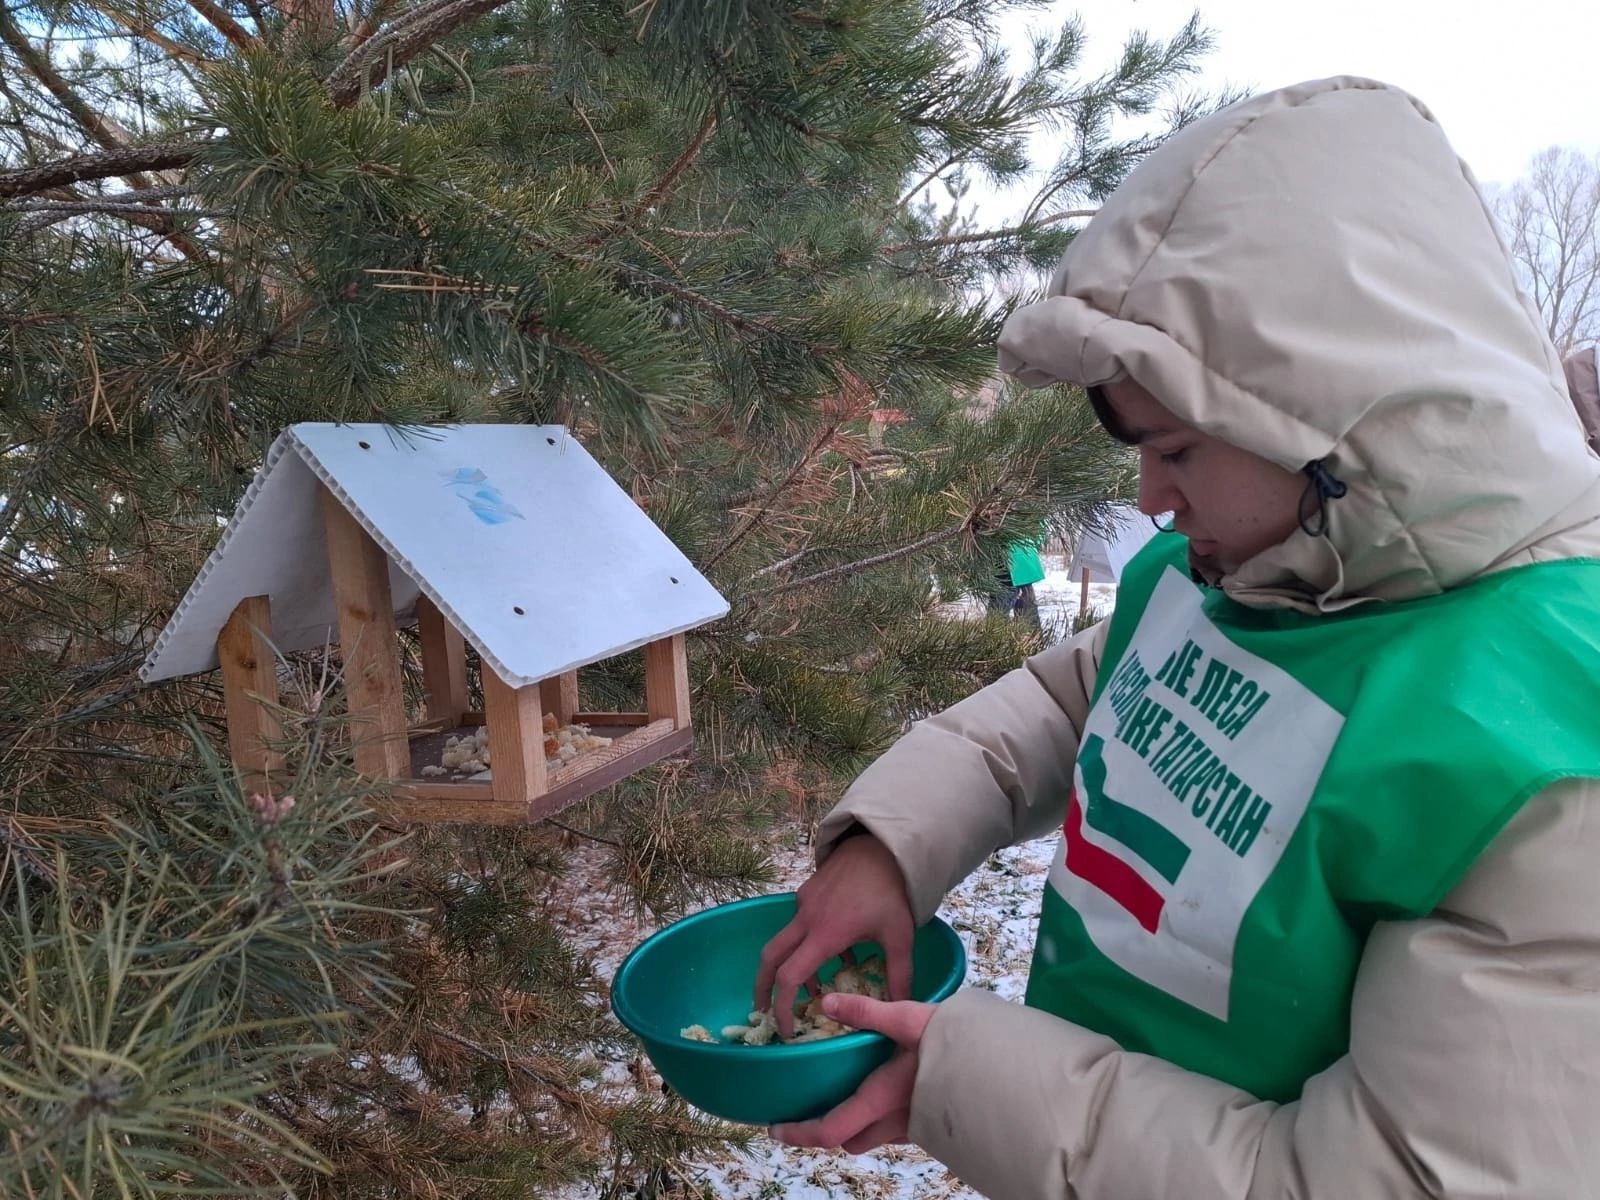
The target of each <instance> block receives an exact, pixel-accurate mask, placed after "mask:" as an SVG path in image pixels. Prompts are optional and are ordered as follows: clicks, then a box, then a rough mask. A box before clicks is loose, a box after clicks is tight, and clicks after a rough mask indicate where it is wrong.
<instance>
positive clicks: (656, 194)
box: [638, 104, 717, 212]
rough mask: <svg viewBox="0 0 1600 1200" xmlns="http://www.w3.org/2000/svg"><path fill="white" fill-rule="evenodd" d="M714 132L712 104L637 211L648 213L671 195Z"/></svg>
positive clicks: (715, 116)
mask: <svg viewBox="0 0 1600 1200" xmlns="http://www.w3.org/2000/svg"><path fill="white" fill-rule="evenodd" d="M716 130H717V106H716V105H715V104H713V105H712V106H711V108H710V109H708V110H707V112H706V119H705V120H704V121H702V122H700V128H699V130H697V131H696V133H695V135H694V138H693V139H692V140H691V141H690V142H689V144H688V145H687V146H685V147H684V150H683V153H682V154H680V155H678V158H677V161H675V162H674V163H673V164H672V165H671V166H670V167H668V168H667V173H666V174H665V175H663V176H662V177H661V178H660V179H658V180H657V181H656V184H655V186H654V187H652V188H651V189H650V190H649V191H648V192H646V193H645V194H644V198H643V199H641V200H640V201H639V204H638V209H639V211H640V212H647V211H649V210H650V209H652V208H654V207H655V206H656V205H658V204H660V203H661V201H662V200H664V199H666V197H667V196H668V195H670V194H671V192H672V189H673V187H674V186H675V185H676V184H677V182H678V180H679V178H681V177H682V175H683V173H684V172H685V171H687V170H688V169H689V168H690V166H692V165H693V163H694V160H695V159H697V158H699V157H700V152H701V151H702V150H704V149H705V148H706V143H707V142H709V141H710V140H711V135H712V134H713V133H715V132H716Z"/></svg>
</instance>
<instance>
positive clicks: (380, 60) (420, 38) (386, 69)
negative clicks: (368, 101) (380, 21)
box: [327, 0, 512, 108]
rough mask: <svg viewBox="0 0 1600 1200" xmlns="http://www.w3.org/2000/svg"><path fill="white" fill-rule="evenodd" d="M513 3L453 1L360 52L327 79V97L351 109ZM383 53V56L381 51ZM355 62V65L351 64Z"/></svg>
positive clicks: (500, 0)
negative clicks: (471, 24) (392, 78)
mask: <svg viewBox="0 0 1600 1200" xmlns="http://www.w3.org/2000/svg"><path fill="white" fill-rule="evenodd" d="M510 3H512V0H452V2H451V3H448V4H444V5H441V6H439V7H437V8H434V9H432V10H430V11H431V15H430V16H428V17H427V18H426V19H425V20H422V21H419V22H417V23H415V24H413V25H407V26H406V27H405V29H404V31H403V32H400V33H397V34H389V33H385V34H383V35H379V36H378V37H375V38H373V39H372V40H371V41H369V42H367V43H365V44H364V45H362V46H360V47H358V48H357V50H356V51H355V52H354V53H353V54H351V56H350V58H347V59H346V60H345V62H343V63H340V64H339V66H338V67H337V68H335V70H334V72H333V74H332V75H330V76H328V79H327V85H328V93H329V95H330V96H331V97H332V99H333V102H334V104H336V105H338V106H339V107H340V108H348V107H349V106H350V105H352V104H354V103H355V102H356V101H357V100H359V99H360V98H361V96H362V93H363V92H365V91H368V90H370V89H372V88H375V87H378V86H379V85H381V84H382V83H383V81H384V80H385V79H387V78H389V75H390V73H391V72H393V71H395V70H397V69H399V68H400V67H403V66H405V65H406V63H408V62H410V61H411V60H412V59H413V58H415V57H416V56H417V55H419V54H421V53H422V52H423V51H424V50H426V49H428V48H429V47H430V46H432V45H433V44H434V43H435V42H438V41H441V40H442V39H444V38H446V37H449V36H450V35H451V34H452V33H454V32H455V31H456V30H457V29H460V28H461V27H462V26H463V25H466V24H468V23H469V22H471V21H475V20H477V19H478V18H479V17H481V16H484V15H485V14H487V13H491V12H493V11H494V10H495V9H497V8H504V7H505V6H506V5H507V4H510ZM380 50H381V55H380V54H379V51H380ZM352 59H355V60H356V62H355V63H354V64H353V65H347V64H351V60H352Z"/></svg>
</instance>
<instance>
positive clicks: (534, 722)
mask: <svg viewBox="0 0 1600 1200" xmlns="http://www.w3.org/2000/svg"><path fill="white" fill-rule="evenodd" d="M482 679H483V710H484V711H483V716H484V723H485V724H486V725H488V727H489V758H490V760H491V761H490V775H489V782H490V785H491V787H492V788H493V793H494V798H495V800H496V802H500V801H504V802H505V803H508V804H528V803H530V802H532V801H533V800H535V799H537V798H538V797H540V796H542V795H544V794H545V792H546V791H547V790H548V788H549V780H548V779H547V777H546V774H545V766H544V724H543V717H542V714H541V713H540V708H539V685H538V684H537V683H530V684H528V685H526V686H525V687H519V688H514V687H512V686H510V685H509V684H507V683H506V682H505V681H504V680H502V679H501V678H500V677H499V676H498V675H496V674H495V673H494V671H493V669H492V668H490V666H489V664H488V663H485V664H484V665H483V671H482Z"/></svg>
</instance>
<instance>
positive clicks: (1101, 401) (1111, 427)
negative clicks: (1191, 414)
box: [1083, 387, 1177, 446]
mask: <svg viewBox="0 0 1600 1200" xmlns="http://www.w3.org/2000/svg"><path fill="white" fill-rule="evenodd" d="M1083 390H1084V391H1085V392H1087V393H1088V395H1089V404H1090V405H1091V406H1092V407H1093V408H1094V415H1095V417H1096V418H1098V419H1099V421H1100V426H1101V428H1103V429H1104V430H1105V431H1106V432H1107V433H1109V434H1110V435H1111V436H1112V437H1114V438H1116V439H1117V441H1119V442H1121V443H1122V444H1123V445H1124V446H1137V445H1139V444H1140V443H1141V442H1145V441H1148V440H1149V439H1150V438H1153V437H1160V436H1161V435H1162V434H1164V433H1176V432H1177V430H1175V429H1145V428H1143V427H1141V426H1138V425H1129V424H1128V423H1127V422H1125V421H1124V420H1123V419H1122V418H1121V417H1119V416H1117V410H1116V409H1114V408H1112V407H1111V401H1110V399H1109V398H1107V396H1106V393H1105V389H1104V388H1101V387H1087V388H1084V389H1083Z"/></svg>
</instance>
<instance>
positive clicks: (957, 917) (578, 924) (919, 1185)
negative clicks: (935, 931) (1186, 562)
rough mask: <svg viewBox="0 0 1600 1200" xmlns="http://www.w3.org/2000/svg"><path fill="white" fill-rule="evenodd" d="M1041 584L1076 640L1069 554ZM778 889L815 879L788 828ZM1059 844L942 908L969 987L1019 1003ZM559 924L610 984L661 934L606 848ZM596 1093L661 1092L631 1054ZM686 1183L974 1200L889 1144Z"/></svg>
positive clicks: (1038, 844) (789, 1199)
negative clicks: (626, 961) (632, 900)
mask: <svg viewBox="0 0 1600 1200" xmlns="http://www.w3.org/2000/svg"><path fill="white" fill-rule="evenodd" d="M1044 562H1045V569H1046V577H1045V579H1044V581H1043V582H1041V583H1039V584H1037V585H1035V588H1034V592H1035V595H1036V597H1037V599H1038V602H1039V615H1040V621H1041V624H1042V625H1043V626H1044V628H1045V630H1046V632H1047V633H1051V634H1053V636H1054V638H1055V639H1059V638H1063V637H1065V636H1067V635H1068V634H1069V633H1070V632H1071V628H1072V622H1073V619H1074V618H1075V617H1076V615H1077V611H1078V602H1079V594H1080V589H1079V584H1078V583H1077V582H1076V581H1074V580H1072V579H1071V578H1069V577H1068V575H1067V571H1066V563H1065V560H1064V558H1063V556H1062V555H1059V554H1046V555H1045V556H1044ZM1115 596H1116V588H1115V587H1114V586H1112V585H1108V584H1091V585H1090V588H1089V602H1090V605H1091V606H1092V607H1094V608H1096V609H1098V610H1099V611H1100V613H1101V615H1109V613H1110V610H1111V605H1112V602H1113V601H1114V598H1115ZM943 611H944V613H945V615H948V616H951V617H955V618H962V617H968V616H981V615H982V613H983V601H982V599H981V598H973V597H968V598H964V599H963V600H961V601H957V602H956V603H955V604H953V605H947V606H945V607H944V609H943ZM775 842H776V844H775V846H774V850H773V858H774V865H775V867H776V869H777V875H778V878H777V881H776V883H775V884H774V887H773V890H774V891H793V890H794V889H795V888H797V887H799V886H800V884H801V883H802V882H804V881H805V879H806V877H807V875H809V874H810V869H811V851H810V847H809V846H807V845H805V844H804V837H803V834H802V832H801V831H799V830H798V829H793V830H790V831H789V832H788V834H787V835H786V836H783V835H780V836H779V837H778V838H776V839H775ZM1054 851H1055V838H1054V837H1049V838H1042V839H1040V840H1038V841H1033V842H1027V843H1024V844H1023V845H1021V846H1014V847H1010V848H1008V849H1005V850H1001V851H999V852H997V853H996V854H994V855H992V856H991V857H990V859H989V861H988V862H987V863H986V864H985V865H984V866H983V867H981V868H979V869H978V871H976V872H975V873H974V874H973V875H972V876H971V877H970V878H968V879H967V880H966V881H965V882H964V883H962V884H961V885H960V886H959V887H957V888H955V889H954V890H953V891H952V892H951V893H950V894H949V895H948V896H947V897H946V898H945V902H944V905H943V906H942V907H941V908H940V910H939V915H940V916H942V917H943V918H944V919H945V920H946V921H948V922H950V925H951V927H952V928H954V929H955V930H956V932H957V933H958V934H959V935H960V937H961V941H962V944H963V945H964V946H965V947H966V950H967V959H968V973H967V980H966V984H967V986H969V987H984V988H988V989H990V990H991V991H993V992H995V993H996V994H998V995H1000V996H1002V997H1004V998H1005V999H1007V1000H1013V1001H1017V1002H1019V1003H1020V1001H1021V998H1022V994H1023V991H1024V989H1025V987H1026V984H1027V972H1028V962H1029V959H1030V957H1031V955H1032V952H1033V939H1034V933H1035V930H1036V929H1037V927H1038V923H1039V904H1040V900H1041V897H1042V894H1043V888H1044V877H1045V873H1046V872H1047V871H1048V870H1049V867H1050V861H1051V856H1052V854H1053V853H1054ZM549 900H550V903H551V912H552V915H553V916H555V917H556V919H557V920H558V921H559V922H560V923H561V925H562V926H564V927H565V929H566V931H567V933H568V935H569V936H570V937H571V938H572V940H573V942H574V944H575V945H576V946H577V947H578V948H579V949H580V950H582V951H584V952H586V953H587V954H588V955H589V956H590V957H591V959H592V961H593V962H594V964H595V969H596V971H597V972H598V973H599V975H600V977H601V978H602V979H603V980H605V981H606V982H607V983H608V984H609V983H610V981H611V978H612V976H613V975H614V974H615V973H616V970H617V968H618V967H619V966H620V965H621V963H622V960H623V958H624V957H626V956H627V954H628V952H629V951H630V950H631V949H632V948H633V947H634V946H635V945H637V944H638V943H639V942H640V941H642V940H643V939H644V938H645V937H647V936H649V935H650V934H651V933H653V932H654V931H655V929H656V928H657V926H656V925H654V924H652V923H651V922H650V921H648V920H644V919H641V918H640V917H639V916H638V915H637V914H636V913H635V912H634V911H633V909H632V907H631V906H630V904H629V902H628V900H627V898H626V896H624V895H623V894H622V891H621V889H620V888H619V887H617V886H616V883H615V881H614V879H612V878H611V877H610V876H609V875H608V872H607V870H606V864H605V858H604V855H603V853H602V852H601V850H600V848H599V847H595V846H591V845H580V846H578V847H576V848H575V849H574V850H573V851H572V855H571V858H570V860H569V870H568V871H567V872H566V873H565V874H564V875H563V876H562V877H561V878H560V879H558V880H555V881H554V882H553V883H552V884H551V888H550V893H549ZM596 1066H597V1067H598V1068H599V1071H598V1079H597V1080H596V1081H595V1083H594V1085H593V1086H595V1087H598V1088H601V1089H603V1090H604V1091H605V1092H606V1094H607V1095H608V1096H610V1097H613V1098H616V1099H621V1098H623V1097H624V1096H626V1095H627V1094H629V1093H630V1092H633V1091H635V1090H636V1089H638V1088H640V1087H650V1088H658V1087H659V1086H660V1077H659V1076H657V1075H656V1074H655V1072H654V1071H653V1070H652V1069H651V1068H650V1064H649V1062H648V1060H646V1059H645V1058H644V1057H643V1055H642V1054H639V1053H638V1052H637V1051H636V1050H634V1049H632V1048H629V1049H628V1050H626V1051H624V1052H622V1053H621V1055H620V1056H619V1057H617V1058H616V1059H615V1060H613V1061H608V1062H603V1063H597V1064H596ZM688 1182H690V1183H691V1184H693V1185H696V1186H698V1187H701V1188H704V1189H706V1190H708V1191H709V1192H710V1193H711V1194H712V1195H714V1196H716V1197H718V1198H719V1200H777V1198H779V1197H782V1198H783V1200H835V1198H840V1197H849V1198H851V1200H913V1198H916V1200H977V1193H976V1192H973V1191H972V1190H970V1189H969V1188H967V1187H965V1186H963V1185H962V1184H961V1183H960V1182H959V1181H957V1180H956V1179H955V1178H954V1177H952V1176H951V1175H950V1174H949V1173H948V1172H947V1171H946V1170H945V1169H944V1167H943V1166H941V1165H940V1164H939V1163H938V1162H936V1161H934V1160H933V1159H931V1158H929V1157H928V1156H927V1155H925V1154H923V1153H922V1152H921V1151H920V1150H917V1149H916V1148H914V1147H911V1146H886V1147H883V1148H882V1149H879V1150H877V1151H875V1152H873V1153H871V1154H863V1155H850V1154H843V1153H840V1154H832V1153H820V1152H814V1151H804V1150H795V1149H791V1148H790V1147H787V1146H782V1145H779V1144H778V1143H776V1142H772V1141H770V1140H768V1139H767V1138H766V1137H764V1136H762V1137H758V1138H757V1139H756V1141H755V1142H754V1143H753V1144H752V1146H751V1148H750V1151H749V1152H748V1153H747V1154H744V1155H738V1154H730V1155H725V1156H718V1157H715V1158H712V1159H708V1160H706V1161H704V1162H699V1163H695V1164H693V1169H692V1170H691V1172H690V1177H689V1180H688ZM598 1194H599V1191H598V1188H597V1187H595V1186H593V1185H582V1186H579V1187H576V1188H570V1189H566V1190H564V1191H563V1192H562V1193H561V1194H560V1195H559V1196H558V1197H557V1198H556V1200H594V1198H595V1197H597V1196H598Z"/></svg>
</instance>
